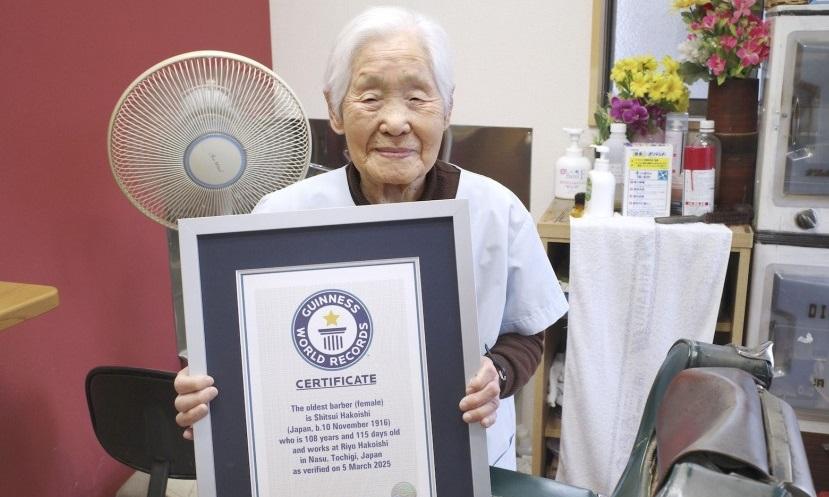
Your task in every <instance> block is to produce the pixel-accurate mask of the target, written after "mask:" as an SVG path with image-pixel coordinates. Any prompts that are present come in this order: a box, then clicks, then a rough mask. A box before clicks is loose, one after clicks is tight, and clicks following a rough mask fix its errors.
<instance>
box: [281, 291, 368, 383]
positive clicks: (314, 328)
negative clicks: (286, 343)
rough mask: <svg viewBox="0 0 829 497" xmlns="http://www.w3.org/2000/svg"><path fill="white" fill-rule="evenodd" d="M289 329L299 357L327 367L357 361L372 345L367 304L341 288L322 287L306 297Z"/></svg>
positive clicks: (335, 366) (333, 368)
mask: <svg viewBox="0 0 829 497" xmlns="http://www.w3.org/2000/svg"><path fill="white" fill-rule="evenodd" d="M291 330H292V333H293V338H294V346H295V347H296V350H297V352H298V353H299V354H300V355H301V356H302V358H303V359H305V360H306V361H307V362H308V364H310V365H312V366H314V367H317V368H320V369H325V370H328V371H336V370H339V369H345V368H347V367H349V366H351V365H352V364H354V363H356V362H357V361H359V360H360V359H361V358H362V357H363V355H365V353H366V351H367V350H368V347H369V345H371V333H372V330H371V316H369V313H368V309H367V308H366V305H365V304H364V303H363V302H362V301H361V300H360V299H358V298H357V297H355V296H354V295H351V294H350V293H348V292H345V291H343V290H323V291H321V292H316V293H314V294H313V295H311V296H310V297H308V298H307V299H305V300H304V301H303V302H302V304H301V305H300V306H299V308H298V309H297V310H296V313H295V314H294V321H293V326H292V327H291Z"/></svg>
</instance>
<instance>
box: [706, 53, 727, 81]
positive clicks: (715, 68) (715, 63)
mask: <svg viewBox="0 0 829 497" xmlns="http://www.w3.org/2000/svg"><path fill="white" fill-rule="evenodd" d="M705 65H706V66H708V69H711V72H713V73H714V76H719V75H720V74H722V72H723V71H724V70H725V59H723V58H722V57H720V56H719V55H717V54H714V55H712V56H711V57H709V58H708V62H706V63H705Z"/></svg>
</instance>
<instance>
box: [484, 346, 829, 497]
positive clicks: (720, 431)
mask: <svg viewBox="0 0 829 497" xmlns="http://www.w3.org/2000/svg"><path fill="white" fill-rule="evenodd" d="M771 380H772V355H771V344H766V345H764V346H761V347H760V348H758V349H757V350H750V349H746V348H743V347H735V346H719V345H711V344H704V343H698V342H693V341H690V340H680V341H678V342H676V343H675V344H674V345H673V347H672V348H671V350H670V351H669V352H668V355H667V357H666V359H665V361H664V362H663V363H662V367H661V368H660V370H659V372H658V373H657V375H656V379H655V380H654V383H653V385H652V387H651V391H650V394H649V395H648V400H647V403H646V405H645V409H644V412H643V414H642V419H641V422H640V424H639V431H638V432H637V435H636V440H635V442H634V445H633V450H632V451H631V455H630V458H629V459H628V464H627V466H626V467H625V470H624V471H623V473H622V476H621V478H620V479H619V482H618V483H617V484H616V488H615V489H614V491H613V494H612V497H651V496H655V497H711V496H720V497H727V496H728V497H730V496H734V497H736V496H741V497H742V496H747V497H749V496H750V497H753V496H757V497H761V496H763V497H765V496H768V497H772V496H774V497H806V496H811V497H814V495H815V491H814V487H813V485H812V479H811V475H810V473H809V467H808V463H807V461H806V455H805V451H804V449H803V441H802V439H801V436H800V431H799V429H798V426H797V419H796V417H795V414H794V411H793V410H792V408H791V407H790V406H789V405H788V404H786V403H785V402H783V401H781V400H780V399H778V398H776V397H775V396H774V395H772V394H770V393H769V392H768V390H767V389H768V387H769V385H770V384H771ZM491 476H492V482H493V483H492V488H493V495H497V496H499V497H542V496H543V497H558V496H561V497H565V496H566V497H570V496H574V497H575V496H584V497H595V494H594V493H592V492H590V491H587V490H582V489H573V488H572V487H571V488H569V489H568V488H563V487H567V486H566V485H561V484H559V486H555V487H554V486H551V485H549V483H548V482H549V480H546V479H544V478H538V477H534V476H528V475H521V474H518V473H515V472H509V471H507V472H503V470H497V471H495V470H493V471H491ZM507 479H508V480H509V481H507ZM574 492H577V493H574Z"/></svg>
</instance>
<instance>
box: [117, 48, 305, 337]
mask: <svg viewBox="0 0 829 497" xmlns="http://www.w3.org/2000/svg"><path fill="white" fill-rule="evenodd" d="M310 134H311V131H310V126H309V124H308V119H307V118H306V116H305V113H304V111H303V110H302V106H301V104H300V102H299V100H298V99H297V97H296V95H294V93H293V91H292V90H291V89H290V88H289V87H288V85H287V84H285V82H283V81H282V80H281V79H280V78H279V77H278V76H277V75H276V74H274V73H273V72H272V71H271V70H270V69H268V68H267V67H265V66H264V65H262V64H260V63H258V62H256V61H254V60H251V59H248V58H245V57H242V56H240V55H236V54H232V53H227V52H218V51H198V52H190V53H185V54H182V55H178V56H176V57H173V58H170V59H167V60H165V61H163V62H160V63H159V64H156V65H155V66H153V67H151V68H150V69H148V70H147V71H146V72H144V73H143V74H142V75H141V76H139V77H138V78H137V79H136V80H135V81H133V83H132V84H131V85H130V86H129V87H128V88H127V89H126V91H124V94H123V95H121V98H120V99H119V101H118V103H117V105H116V106H115V110H114V111H113V113H112V118H111V119H110V123H109V140H108V148H109V163H110V166H111V168H112V174H113V175H114V176H115V180H116V182H117V183H118V186H119V187H120V188H121V190H122V191H123V192H124V194H125V195H126V196H127V198H129V200H130V202H132V204H133V205H135V207H137V208H138V209H139V210H140V211H141V212H143V213H144V214H145V215H147V216H148V217H149V218H151V219H153V220H154V221H156V222H158V223H160V224H162V225H164V226H166V227H167V228H169V229H168V237H167V238H168V242H169V243H168V245H169V251H170V269H171V277H172V280H173V300H174V309H175V314H176V335H177V339H178V343H179V351H180V352H184V327H183V312H182V305H181V276H180V266H179V254H178V234H177V232H175V231H172V230H175V229H176V221H177V220H178V219H179V218H185V217H202V216H216V215H225V214H244V213H248V212H250V211H251V209H252V208H253V207H254V206H255V205H256V203H257V202H258V201H259V199H260V198H261V197H262V196H263V195H264V194H266V193H270V192H272V191H274V190H278V189H280V188H283V187H285V186H287V185H290V184H291V183H294V182H295V181H297V180H300V179H302V178H303V177H305V174H306V173H307V170H308V165H309V161H310V157H311V139H310Z"/></svg>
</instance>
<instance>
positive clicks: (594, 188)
mask: <svg viewBox="0 0 829 497" xmlns="http://www.w3.org/2000/svg"><path fill="white" fill-rule="evenodd" d="M593 147H595V148H596V152H598V153H599V157H598V158H597V159H596V162H595V164H593V170H592V171H590V173H589V174H588V175H587V195H586V197H585V198H586V200H587V208H586V209H585V211H584V215H585V216H590V217H611V216H613V195H614V194H615V192H616V180H615V179H614V178H613V174H611V173H610V164H609V161H608V160H607V153H608V151H609V149H608V147H605V146H604V145H598V146H597V145H593Z"/></svg>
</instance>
